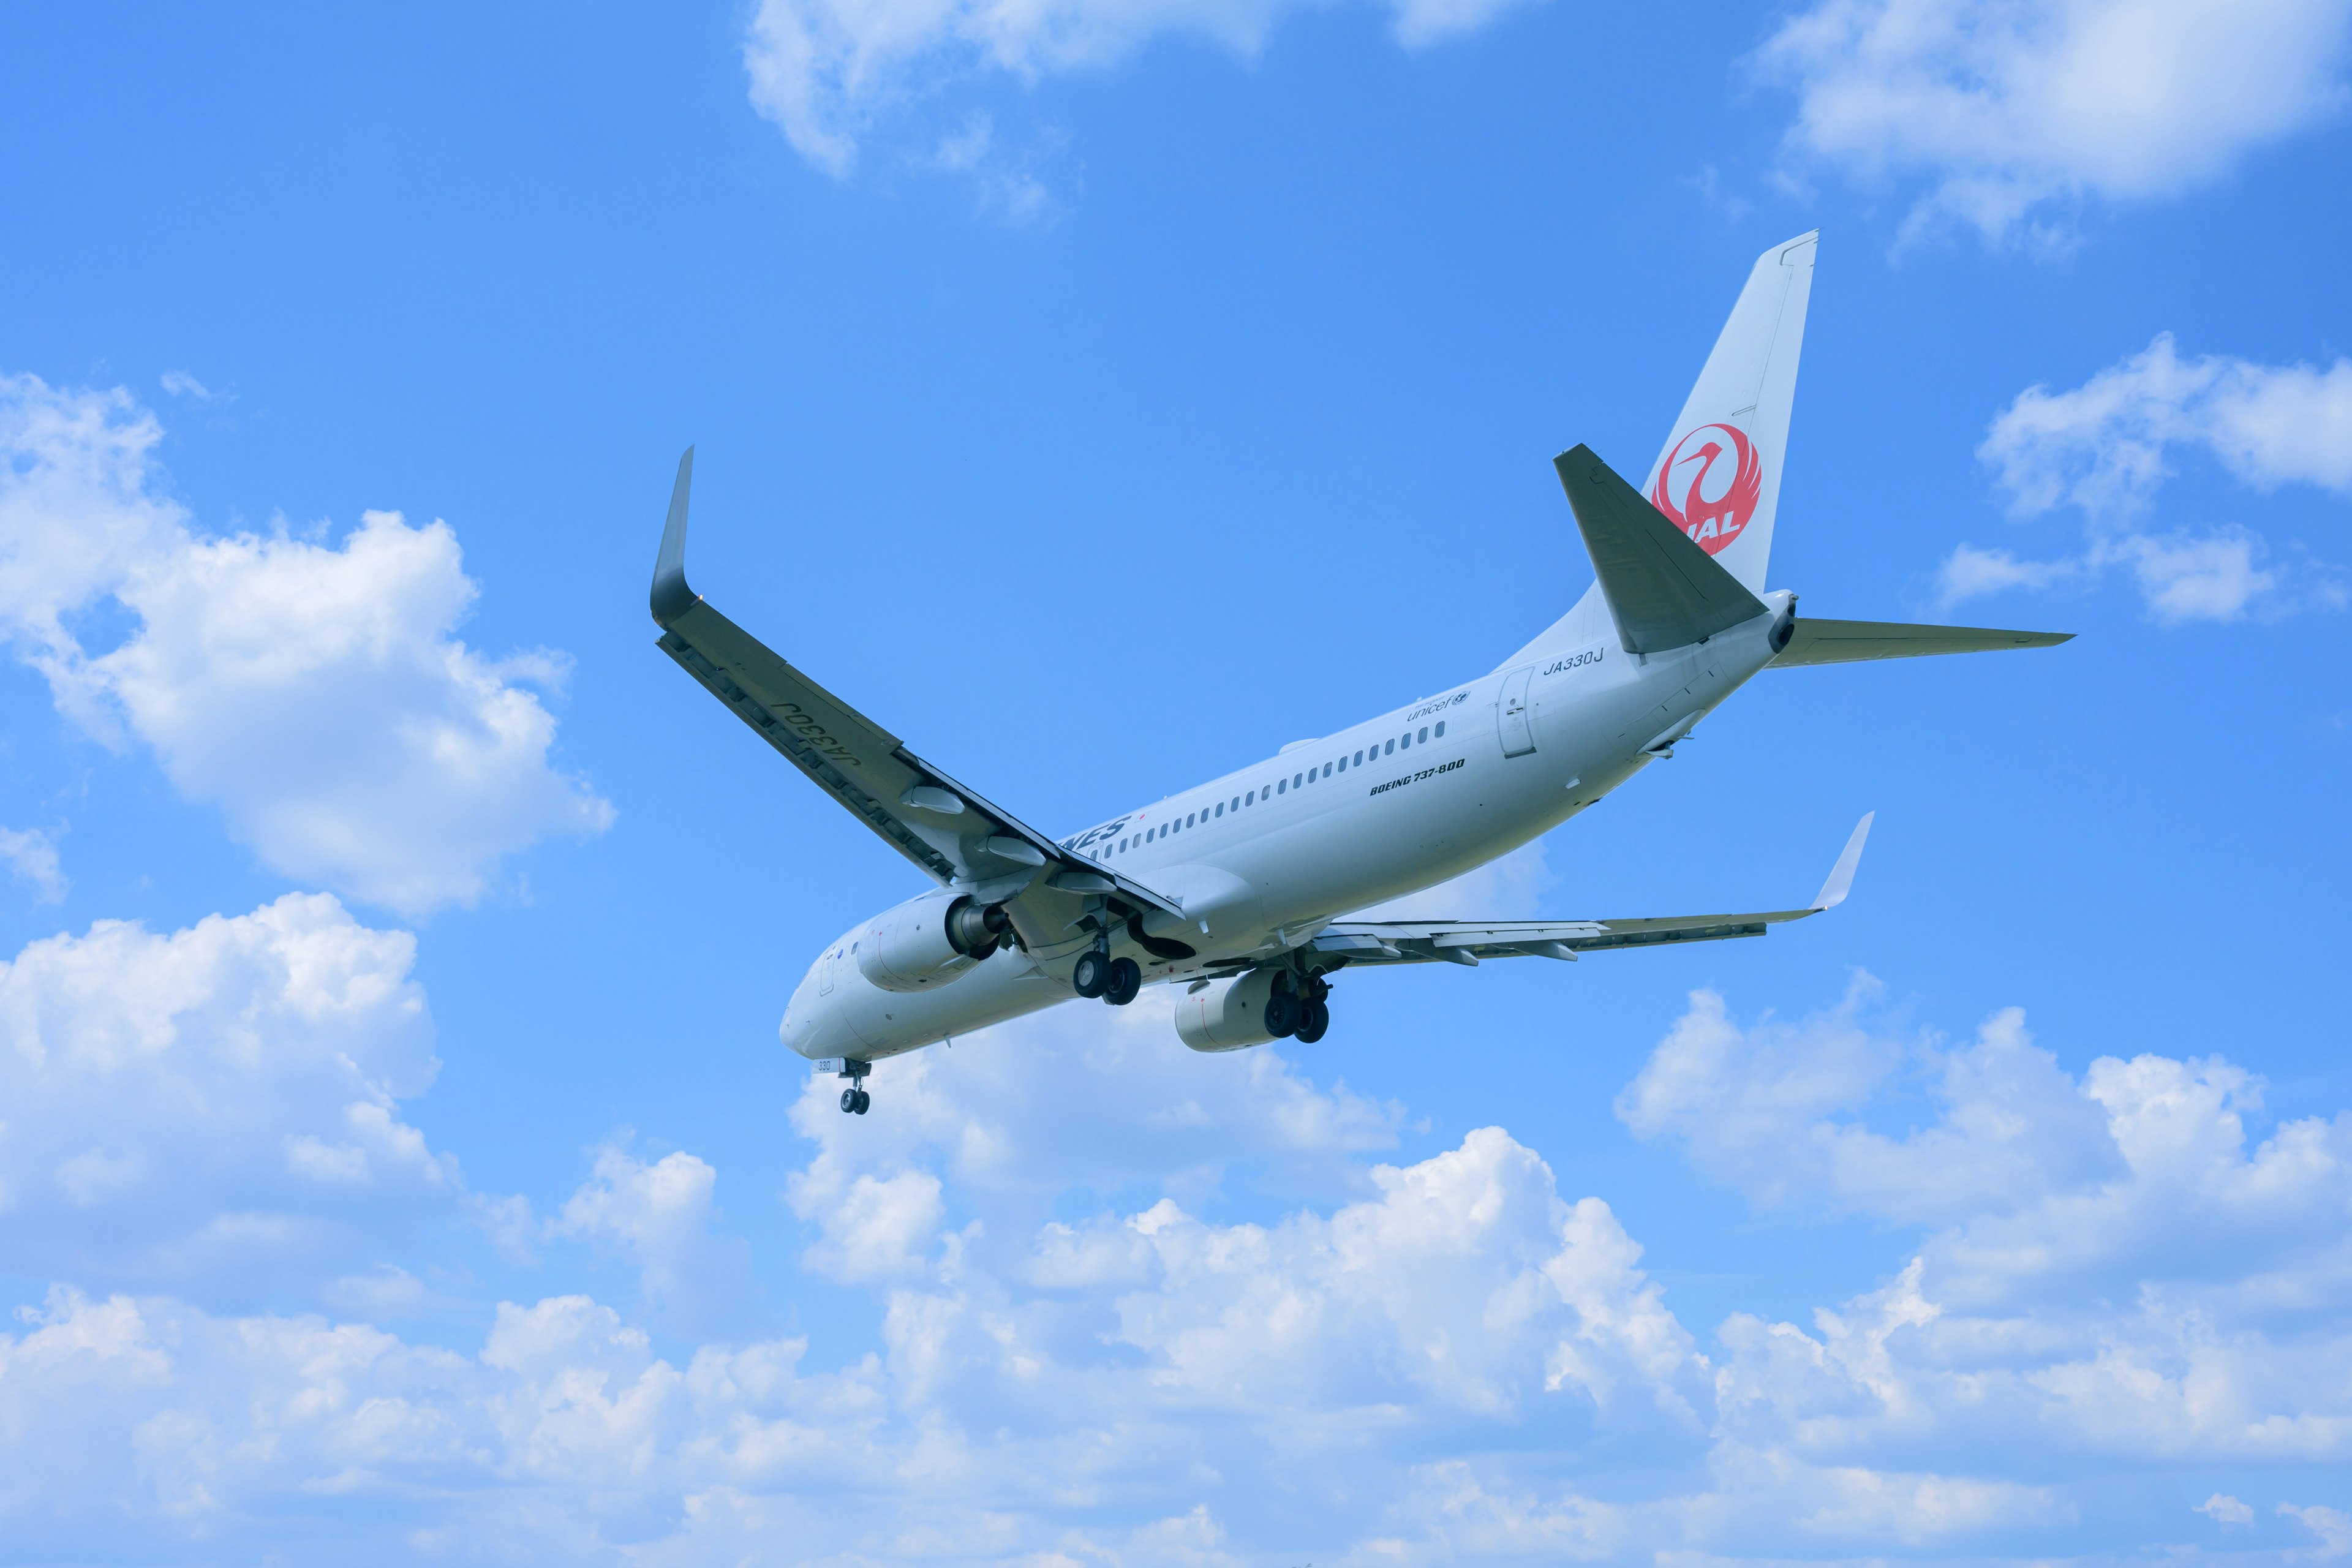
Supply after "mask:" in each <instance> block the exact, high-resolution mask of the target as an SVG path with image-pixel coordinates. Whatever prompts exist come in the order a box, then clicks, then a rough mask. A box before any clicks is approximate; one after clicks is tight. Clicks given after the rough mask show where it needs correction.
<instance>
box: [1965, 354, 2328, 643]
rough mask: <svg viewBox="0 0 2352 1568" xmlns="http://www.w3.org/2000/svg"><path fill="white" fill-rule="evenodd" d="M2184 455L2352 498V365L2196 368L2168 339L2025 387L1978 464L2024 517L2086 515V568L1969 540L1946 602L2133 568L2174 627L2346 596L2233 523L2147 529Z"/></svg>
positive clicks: (2233, 363)
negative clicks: (2023, 557)
mask: <svg viewBox="0 0 2352 1568" xmlns="http://www.w3.org/2000/svg"><path fill="white" fill-rule="evenodd" d="M2180 453H2199V454H2202V455H2204V456H2205V457H2207V458H2211V459H2212V460H2214V461H2216V462H2218V463H2219V464H2220V465H2221V468H2223V469H2225V470H2226V471H2227V472H2228V473H2230V474H2231V476H2232V477H2234V478H2235V479H2238V480H2239V481H2240V482H2241V483H2242V484H2245V485H2247V486H2250V487H2252V489H2256V490H2258V491H2263V492H2268V491H2271V490H2274V489H2280V488H2281V487H2283V486H2287V485H2305V486H2313V487H2316V488H2319V489H2326V490H2330V491H2333V492H2334V493H2336V494H2338V495H2352V360H2344V359H2338V360H2337V361H2336V362H2335V363H2333V364H2331V365H2328V366H2326V368H2324V369H2323V368H2321V367H2318V366H2315V365H2309V364H2288V365H2267V364H2259V363H2254V362H2252V361H2250V360H2244V359H2238V358H2233V357H2231V356H2229V355H2223V354H2206V355H2202V356H2200V357H2196V358H2187V359H2184V358H2183V357H2181V355H2180V353H2179V351H2178V350H2177V348H2176V347H2175V346H2174V343H2173V339H2172V335H2171V334H2170V333H2168V332H2166V333H2160V334H2158V337H2157V338H2156V340H2155V341H2154V342H2151V343H2149V344H2148V346H2147V349H2146V350H2144V351H2142V352H2141V353H2137V354H2134V355H2132V356H2131V357H2130V358H2128V359H2126V360H2124V361H2123V362H2122V363H2118V364H2115V365H2111V366H2109V367H2108V368H2107V369H2105V370H2103V371H2101V372H2099V373H2098V374H2096V375H2095V376H2093V377H2092V378H2091V379H2090V380H2089V381H2087V382H2085V383H2084V384H2082V385H2081V386H2078V387H2075V388H2073V389H2072V390H2069V391H2064V392H2053V391H2051V390H2050V389H2049V388H2048V387H2046V386H2032V387H2028V388H2027V389H2026V390H2025V391H2023V392H2021V393H2020V394H2019V395H2018V396H2017V398H2016V400H2015V401H2014V402H2012V403H2011V405H2009V406H2008V407H2007V408H2005V409H2003V410H2002V411H2001V412H2000V415H1998V416H1996V417H1995V418H1994V419H1993V422H1992V425H1991V426H1990V429H1989V430H1988V431H1987V432H1986V435H1985V438H1984V441H1983V443H1982V444H1981V445H1980V446H1979V447H1978V448H1977V456H1978V458H1979V459H1980V460H1981V461H1983V462H1984V463H1985V464H1987V465H1988V466H1989V467H1990V468H1992V469H1993V470H1994V471H1995V477H1996V482H1997V483H1998V484H1999V485H2000V488H2001V489H2003V490H2004V491H2006V492H2007V493H2008V496H2009V498H2010V510H2011V514H2012V515H2013V516H2016V517H2020V518H2031V517H2038V516H2041V515H2042V514H2044V513H2047V512H2050V511H2053V510H2056V509H2058V508H2059V507H2062V506H2071V507H2074V508H2075V509H2077V510H2079V511H2080V512H2081V514H2082V516H2083V518H2084V523H2085V526H2086V529H2087V531H2088V540H2087V543H2086V545H2085V548H2084V551H2083V552H2082V553H2081V554H2080V555H2079V556H2074V557H2069V558H2067V559H2063V560H2059V561H2048V562H2028V561H2020V560H2018V559H2017V558H2016V557H2015V556H2014V555H2013V554H2012V553H2011V552H2009V551H2007V550H1985V549H1980V548H1979V547H1977V546H1974V545H1969V544H1963V545H1961V546H1959V547H1958V549H1957V550H1955V551H1954V552H1952V554H1951V556H1950V557H1949V558H1948V559H1947V560H1946V561H1945V563H1944V564H1943V567H1942V569H1941V572H1940V574H1939V575H1938V579H1937V589H1938V595H1939V597H1940V598H1941V600H1942V602H1943V603H1944V605H1946V606H1947V607H1949V606H1951V605H1957V604H1958V603H1960V602H1962V601H1964V600H1966V599H1969V598H1973V597H1976V596H1978V595H1984V594H1991V593H1999V592H2002V591H2004V590H2008V589H2013V588H2042V587H2048V586H2050V585H2052V584H2057V583H2063V582H2067V581H2072V580H2076V579H2080V578H2084V577H2089V576H2094V575H2096V574H2099V573H2101V572H2104V571H2106V570H2109V569H2120V570H2124V571H2127V572H2129V573H2130V574H2131V575H2132V577H2133V579H2134V581H2135V582H2136V583H2137V585H2138V587H2139V590H2140V593H2141V595H2142V597H2143V598H2144V599H2145V600H2146V602H2147V607H2148V610H2149V613H2150V614H2151V615H2152V616H2155V618H2156V619H2158V621H2162V622H2165V623H2168V624H2177V623H2179V622H2182V621H2192V620H2233V619H2236V618H2238V617H2239V616H2243V615H2245V614H2247V613H2249V611H2250V610H2254V609H2263V608H2269V609H2277V608H2283V607H2285V606H2286V605H2287V604H2288V603H2289V601H2290V599H2291V595H2290V593H2289V590H2291V589H2292V588H2294V587H2296V586H2298V585H2300V586H2302V587H2304V588H2305V589H2306V590H2307V596H2309V597H2313V598H2316V599H2320V600H2324V601H2328V602H2335V601H2338V600H2340V598H2341V595H2340V592H2339V590H2338V589H2337V587H2336V584H2335V583H2334V582H2333V580H2332V579H2331V578H2330V577H2328V576H2327V575H2326V574H2321V573H2312V572H2305V573H2304V574H2302V578H2301V581H2300V583H2299V584H2298V582H2297V581H2296V580H2295V579H2294V577H2293V576H2292V575H2291V574H2290V573H2289V572H2288V570H2287V569H2286V568H2285V567H2284V566H2283V565H2280V564H2278V563H2273V562H2272V561H2271V560H2270V558H2269V552H2268V550H2267V548H2266V547H2265V545H2264V544H2263V541H2262V539H2261V538H2260V536H2258V535H2256V534H2254V533H2253V532H2252V531H2248V530H2247V529H2244V528H2242V527H2240V526H2238V525H2236V524H2224V525H2222V526H2220V527H2215V528H2209V529H2205V530H2202V531H2197V530H2189V529H2172V530H2168V531H2149V530H2148V529H2147V527H2146V520H2147V516H2148V514H2149V513H2150V511H2151V510H2153V509H2154V507H2155V504H2156V500H2157V497H2158V494H2159V492H2161V491H2162V489H2164V487H2165V485H2166V484H2167V483H2168V481H2169V480H2171V479H2173V478H2174V477H2175V475H2176V472H2177V469H2176V468H2175V459H2176V455H2177V454H2180Z"/></svg>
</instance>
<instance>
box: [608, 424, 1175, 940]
mask: <svg viewBox="0 0 2352 1568" xmlns="http://www.w3.org/2000/svg"><path fill="white" fill-rule="evenodd" d="M693 477H694V448H693V447H688V448H687V450H686V455H685V456H684V457H683V458H679V459H678V463H677V488H676V489H673V490H672V491H671V493H670V501H669V521H668V523H667V526H666V527H664V529H663V530H662V542H661V553H660V555H659V556H658V557H656V560H655V563H654V586H653V614H654V619H655V620H656V622H658V623H659V624H660V626H661V628H662V635H661V637H660V638H659V639H658V644H657V646H658V647H660V648H661V650H662V651H663V652H664V653H666V654H667V655H669V656H670V658H674V659H676V660H677V662H678V663H679V664H680V665H681V666H683V667H684V668H685V669H686V672H687V673H688V675H691V676H693V677H694V679H697V680H698V681H700V682H702V684H703V686H704V687H705V688H707V689H709V692H710V693H711V695H712V696H714V697H716V698H718V699H719V700H720V701H721V702H724V703H726V704H727V706H728V707H729V708H730V709H732V710H734V712H735V716H736V717H737V718H739V719H740V720H742V721H743V722H744V723H746V724H748V725H750V726H751V729H752V731H753V732H754V733H756V734H758V735H759V737H760V738H761V740H763V741H765V742H768V744H770V745H771V746H773V747H774V748H775V749H776V750H777V751H779V752H782V753H783V754H784V757H785V759H786V760H787V761H789V762H790V763H792V764H793V766H794V767H796V768H798V769H800V770H801V772H803V773H806V774H807V775H808V776H809V778H810V779H811V780H813V781H814V783H815V784H816V785H817V787H818V788H820V789H822V790H824V792H825V793H826V794H827V795H831V796H833V798H834V799H835V800H837V801H839V802H840V803H841V804H842V805H845V806H847V807H848V808H849V810H850V811H851V813H852V814H853V815H855V816H856V817H857V819H858V820H859V821H861V822H863V823H865V824H866V826H868V827H870V828H872V829H873V830H874V831H875V832H876V833H877V835H879V836H880V837H881V838H882V841H883V842H884V843H886V844H887V845H889V846H890V847H891V848H893V849H896V850H897V851H898V853H900V854H901V855H904V856H905V857H906V858H908V859H909V860H912V861H913V862H914V863H915V864H916V865H918V866H919V867H921V868H923V869H924V870H925V871H926V872H928V873H929V875H930V876H931V877H932V879H935V880H937V881H939V882H941V883H944V884H948V885H950V886H958V887H971V888H983V889H986V890H988V891H989V892H991V893H992V895H993V896H995V897H1003V896H1009V894H1010V892H1011V891H1013V890H1017V889H1016V887H1015V885H1016V884H1017V885H1019V886H1026V885H1027V884H1028V883H1030V882H1033V881H1035V880H1037V879H1040V878H1042V879H1044V880H1045V883H1046V885H1047V886H1049V887H1053V888H1056V889H1060V890H1062V891H1064V892H1070V893H1081V894H1084V893H1106V894H1108V893H1117V894H1120V895H1123V896H1124V897H1125V898H1126V899H1127V900H1129V902H1130V903H1132V904H1134V905H1136V906H1138V907H1139V908H1140V909H1146V910H1163V911H1166V912H1168V913H1171V914H1175V915H1179V916H1181V914H1182V910H1181V909H1179V908H1178V907H1177V905H1176V904H1175V903H1174V902H1173V901H1172V900H1169V899H1166V898H1163V897H1161V896H1160V894H1158V893H1155V892H1153V891H1151V890H1150V889H1148V888H1145V887H1143V886H1142V885H1141V884H1140V883H1138V882H1135V881H1133V880H1131V879H1128V878H1126V877H1122V876H1120V875H1119V874H1118V872H1116V871H1113V870H1112V869H1111V868H1108V866H1104V865H1102V864H1100V863H1098V862H1097V861H1095V860H1092V859H1090V858H1087V857H1086V856H1084V855H1081V854H1076V853H1073V852H1071V851H1068V850H1066V849H1064V848H1063V847H1061V846H1060V845H1058V844H1056V843H1055V842H1054V840H1052V839H1050V838H1048V837H1045V835H1044V834H1042V833H1040V832H1038V831H1037V830H1036V829H1035V828H1034V827H1031V826H1028V825H1027V824H1026V823H1024V822H1023V821H1021V820H1020V819H1019V818H1018V817H1016V816H1013V814H1012V813H1010V812H1008V811H1005V810H1003V808H1001V807H999V806H997V805H992V804H991V803H990V802H988V801H986V800H983V799H982V798H981V797H980V795H978V794H977V793H976V792H974V791H972V790H970V789H967V788H965V787H964V786H963V785H962V784H959V783H957V782H956V781H955V780H954V779H951V778H950V777H949V776H948V775H947V774H946V773H942V772H940V770H939V769H938V768H935V767H933V766H932V765H931V764H930V763H927V762H925V761H923V759H922V758H920V757H919V756H917V755H915V753H914V752H910V751H908V749H907V748H906V746H905V745H904V744H903V743H902V742H900V741H899V740H898V737H897V736H896V735H893V734H891V733H890V732H889V731H887V730H885V729H883V728H882V727H881V726H880V725H879V724H877V723H875V722H874V721H872V720H870V719H868V718H866V715H864V714H863V713H860V712H859V711H857V710H856V709H855V708H852V707H851V706H850V705H849V704H848V703H846V702H844V701H843V700H841V699H840V698H838V697H835V695H834V694H833V693H832V692H830V691H827V690H826V689H824V687H822V686H819V685H818V684H817V683H816V682H815V681H814V680H811V679H809V678H808V677H807V676H805V675H803V674H802V673H801V672H800V671H799V670H798V669H795V668H793V666H792V665H791V664H789V663H787V662H786V661H785V660H784V659H783V658H781V657H780V656H779V655H777V654H776V653H774V652H773V651H772V650H771V649H770V648H768V647H766V646H765V645H763V644H762V643H761V641H760V639H759V638H757V637H753V636H752V635H751V633H749V632H747V631H745V630H744V629H743V628H742V627H740V626H737V625H736V624H735V623H734V622H733V621H730V620H729V619H728V618H727V617H726V616H722V615H720V614H719V612H718V611H717V610H715V609H713V608H712V607H711V606H710V605H709V603H708V602H707V601H705V600H704V599H703V597H702V596H701V595H699V594H697V593H696V592H695V591H694V590H693V589H691V588H689V587H688V586H687V584H686V508H687V492H688V489H689V488H690V485H691V482H692V479H693ZM991 884H995V885H998V886H1001V887H1002V888H1003V891H1002V892H998V891H997V890H996V889H995V888H993V887H990V886H989V885H991Z"/></svg>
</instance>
